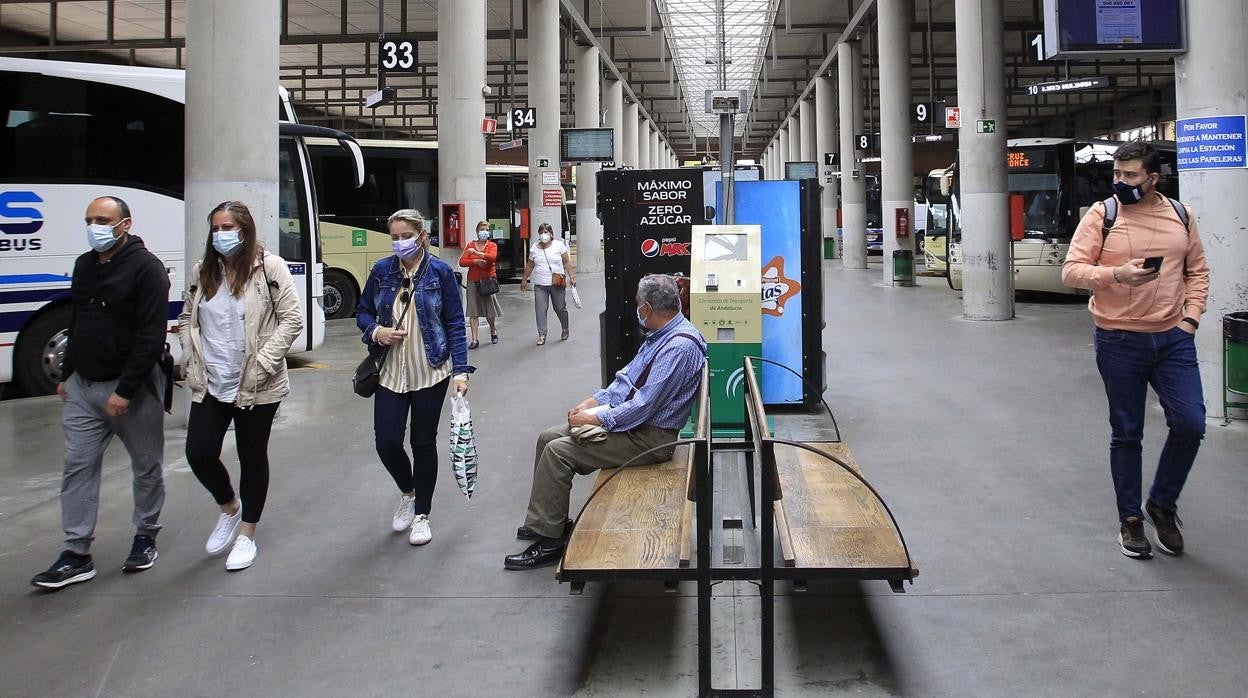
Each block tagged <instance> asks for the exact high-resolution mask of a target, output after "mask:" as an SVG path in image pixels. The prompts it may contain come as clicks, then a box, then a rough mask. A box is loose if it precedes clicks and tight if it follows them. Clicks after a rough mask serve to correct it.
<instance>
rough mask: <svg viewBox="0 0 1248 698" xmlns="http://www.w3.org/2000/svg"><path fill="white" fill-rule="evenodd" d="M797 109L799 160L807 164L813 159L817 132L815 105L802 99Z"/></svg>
mask: <svg viewBox="0 0 1248 698" xmlns="http://www.w3.org/2000/svg"><path fill="white" fill-rule="evenodd" d="M797 109H798V111H797V113H798V114H799V115H800V120H801V122H802V148H801V156H802V157H801V159H802V160H804V161H807V162H809V161H811V160H814V159H815V139H816V132H817V131H818V129H817V128H816V124H815V103H814V102H813V101H811V100H809V99H803V100H802V101H801V102H800V103H798V107H797Z"/></svg>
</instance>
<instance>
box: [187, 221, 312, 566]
mask: <svg viewBox="0 0 1248 698" xmlns="http://www.w3.org/2000/svg"><path fill="white" fill-rule="evenodd" d="M208 221H209V225H210V228H209V230H210V233H209V239H208V244H207V247H206V249H205V250H204V258H203V259H202V260H201V261H200V262H198V263H197V264H196V265H195V268H194V269H193V270H192V271H191V280H192V282H193V285H192V286H191V288H190V289H189V293H188V295H187V300H186V303H185V305H183V307H182V312H181V314H179V315H178V338H179V339H180V341H181V342H182V356H183V357H184V359H185V362H186V363H185V370H186V383H187V387H189V388H190V390H191V414H190V419H189V421H188V423H187V428H186V462H187V464H189V465H190V466H191V471H192V472H194V473H195V477H197V478H199V481H200V482H201V483H202V484H203V485H204V487H205V488H206V489H207V490H208V492H209V493H211V494H212V497H213V499H215V500H216V502H217V505H218V506H220V507H221V515H220V516H219V517H218V518H217V525H216V527H215V528H214V529H213V531H212V534H211V535H210V536H209V537H208V543H207V545H206V546H205V548H206V549H207V551H208V554H210V555H219V554H221V553H223V552H225V550H226V548H230V544H231V543H233V544H234V545H233V547H232V548H231V549H230V555H229V557H228V558H227V559H226V562H225V568H226V569H227V570H243V569H247V568H248V567H251V564H252V563H253V562H255V559H256V543H255V539H256V524H257V523H259V521H260V513H261V511H263V509H264V500H265V497H266V496H267V495H268V491H269V453H268V451H269V432H270V431H271V430H272V427H273V417H274V416H275V415H276V414H277V406H278V405H279V404H280V403H281V400H282V398H284V397H286V395H287V394H288V393H290V382H289V380H288V379H287V376H286V352H287V351H288V350H289V349H290V345H291V344H292V343H294V341H295V339H296V338H297V337H298V336H299V333H300V332H302V331H303V312H302V310H301V309H300V305H299V296H298V293H297V292H296V290H295V282H294V279H292V278H291V276H290V271H289V270H288V269H287V268H286V262H285V260H283V259H282V258H281V257H278V256H277V255H275V254H270V253H268V252H266V251H265V249H264V247H263V246H262V245H261V244H260V243H259V241H258V240H257V239H256V224H255V222H254V220H253V219H252V217H251V212H250V211H249V210H248V209H247V207H246V206H244V205H243V204H241V203H239V202H237V201H226V202H225V203H222V204H220V205H219V206H217V207H216V208H214V209H213V210H212V213H211V214H209V216H208ZM231 422H233V423H234V441H235V443H236V444H237V450H238V464H239V491H240V494H241V497H242V501H241V502H240V501H239V494H235V492H234V488H233V486H232V485H231V484H230V474H229V472H228V471H227V470H226V469H225V465H224V464H222V463H221V444H222V442H223V441H224V440H225V432H226V430H227V429H228V428H229V426H230V423H231ZM236 534H237V538H235V535H236Z"/></svg>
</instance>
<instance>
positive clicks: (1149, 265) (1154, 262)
mask: <svg viewBox="0 0 1248 698" xmlns="http://www.w3.org/2000/svg"><path fill="white" fill-rule="evenodd" d="M1144 268H1145V269H1152V270H1153V271H1155V272H1158V273H1160V272H1161V257H1145V258H1144Z"/></svg>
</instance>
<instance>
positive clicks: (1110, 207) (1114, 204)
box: [1101, 196, 1118, 245]
mask: <svg viewBox="0 0 1248 698" xmlns="http://www.w3.org/2000/svg"><path fill="white" fill-rule="evenodd" d="M1101 203H1102V204H1104V205H1105V221H1104V222H1103V223H1101V244H1102V245H1103V244H1105V239H1106V238H1108V237H1109V231H1110V230H1111V229H1113V227H1114V223H1115V222H1117V221H1118V197H1116V196H1111V197H1109V198H1108V199H1105V200H1104V201H1102V202H1101Z"/></svg>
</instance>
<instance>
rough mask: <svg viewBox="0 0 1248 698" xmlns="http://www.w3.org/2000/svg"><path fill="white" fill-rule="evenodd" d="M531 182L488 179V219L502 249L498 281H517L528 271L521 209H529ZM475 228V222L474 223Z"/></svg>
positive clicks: (500, 177) (511, 177)
mask: <svg viewBox="0 0 1248 698" xmlns="http://www.w3.org/2000/svg"><path fill="white" fill-rule="evenodd" d="M528 192H529V185H528V181H527V178H521V177H516V176H514V175H509V174H508V175H504V174H492V175H486V178H485V217H486V220H488V221H489V223H490V234H491V238H492V239H493V240H494V244H496V245H498V261H497V265H498V278H500V279H514V278H516V277H517V276H519V275H520V274H521V273H522V272H523V271H524V261H525V258H524V255H525V247H524V240H522V239H520V209H521V208H523V207H525V206H527V205H528V198H529V196H528ZM473 223H474V224H475V221H473Z"/></svg>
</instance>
